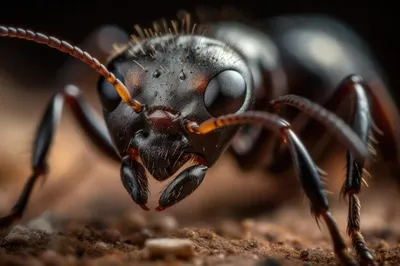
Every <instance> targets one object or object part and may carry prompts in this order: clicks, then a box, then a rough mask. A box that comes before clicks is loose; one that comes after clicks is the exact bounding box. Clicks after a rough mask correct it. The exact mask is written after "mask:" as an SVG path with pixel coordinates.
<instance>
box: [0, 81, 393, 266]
mask: <svg viewBox="0 0 400 266" xmlns="http://www.w3.org/2000/svg"><path fill="white" fill-rule="evenodd" d="M16 87H17V85H16V84H14V83H13V82H12V81H10V80H9V79H7V78H2V79H0V88H1V89H0V93H1V95H2V97H1V98H0V124H1V125H3V126H4V125H6V126H5V127H2V129H1V130H0V139H1V141H0V150H2V153H0V214H1V215H3V214H6V213H7V212H8V211H9V210H10V208H11V207H12V205H13V204H14V203H15V200H16V198H17V197H18V195H19V193H20V191H21V189H22V186H23V184H24V182H25V180H26V178H27V177H28V175H29V173H30V167H29V160H30V153H31V151H30V147H31V141H32V139H33V132H34V130H35V126H36V124H37V123H38V122H39V119H40V115H41V113H42V112H43V108H44V104H45V103H46V101H47V99H49V97H50V95H49V94H45V93H44V94H39V93H35V92H34V88H32V92H29V91H28V92H27V91H24V92H23V91H20V90H17V89H15V88H16ZM10 88H14V89H10ZM88 98H89V99H90V102H91V103H92V104H93V105H94V106H95V107H97V108H98V102H97V98H96V97H95V96H93V94H91V93H90V92H89V93H88ZM21 106H23V107H24V108H21ZM343 158H344V157H343V154H342V153H337V154H333V155H332V157H331V158H330V159H329V160H328V162H325V163H321V165H320V166H321V167H322V168H323V169H324V170H326V171H327V172H328V173H329V176H328V184H327V186H328V187H329V190H332V191H333V195H331V197H330V202H331V205H332V213H333V215H334V216H335V218H336V220H337V222H338V224H339V227H340V229H341V232H342V235H344V236H345V228H346V219H347V218H346V215H347V210H346V202H345V201H343V200H339V197H338V191H339V190H340V184H341V182H342V181H343V177H344V174H345V171H344V165H345V162H344V159H343ZM49 164H50V170H51V171H50V174H49V176H48V177H47V178H46V182H39V183H43V184H42V185H41V184H38V185H37V186H36V188H35V190H34V193H33V196H32V198H31V200H30V202H29V205H28V209H27V211H26V213H25V215H24V217H23V220H22V221H20V222H19V223H18V224H16V225H15V226H13V227H11V228H8V229H6V230H3V231H2V232H1V234H0V265H33V266H36V265H37V266H39V265H49V266H50V265H52V266H53V265H93V266H94V265H138V266H142V265H143V266H144V265H146V266H147V265H148V266H153V265H154V266H155V265H196V266H200V265H204V266H205V265H210V266H211V265H216V266H222V265H224V266H225V265H226V266H227V265H232V266H236V265H237V266H239V265H241V266H246V265H336V264H337V260H336V258H335V256H334V254H333V252H332V246H331V242H330V238H329V234H328V230H327V228H326V227H325V226H324V224H323V223H322V222H321V229H319V228H318V226H317V224H316V223H315V221H314V219H313V217H312V216H311V215H310V212H309V209H308V202H307V200H306V199H305V198H304V196H303V194H302V193H301V191H300V189H299V188H298V183H297V181H296V179H295V178H294V177H293V174H292V173H288V174H287V175H286V176H282V177H273V176H268V175H266V174H265V173H260V172H257V171H254V172H248V173H244V172H241V171H240V170H239V168H238V167H237V165H235V164H234V163H233V161H232V159H231V158H230V157H229V156H224V157H223V158H221V160H220V161H219V162H218V164H217V165H216V166H215V167H213V168H212V169H211V170H210V172H209V173H208V175H207V178H206V179H205V181H204V182H203V184H202V185H201V186H200V188H199V189H198V190H197V191H196V192H195V193H194V194H193V195H191V196H190V197H189V198H187V199H186V200H184V201H183V202H181V203H180V204H178V205H177V206H174V207H173V208H171V209H168V210H166V211H165V212H162V213H158V212H155V211H153V210H152V211H151V212H144V211H142V210H141V209H140V208H139V207H137V206H136V205H134V204H133V202H132V201H131V200H130V198H129V196H128V194H127V193H126V192H125V190H124V189H123V186H122V184H121V183H120V180H119V168H118V165H116V164H114V163H112V162H109V161H107V160H105V159H104V158H103V157H102V156H101V155H99V154H98V153H97V151H96V150H94V149H93V148H92V146H91V145H90V144H89V142H88V141H87V139H85V138H84V137H82V134H81V131H80V130H78V129H77V126H76V123H75V122H74V121H73V119H72V118H71V116H70V112H65V116H64V117H63V119H62V123H61V124H60V126H59V128H58V131H57V135H56V138H55V140H54V145H53V149H52V151H51V154H50V157H49ZM370 170H371V172H372V175H373V178H372V179H371V180H368V182H369V187H364V188H363V193H362V194H361V201H362V220H361V227H362V231H363V233H364V236H365V239H366V241H367V243H368V244H369V245H370V247H371V248H372V250H373V253H374V254H375V256H376V258H377V261H378V262H379V263H380V264H381V265H399V264H400V228H399V221H400V213H399V211H400V208H398V206H397V202H398V200H399V198H400V193H399V191H398V187H397V186H395V184H394V182H393V179H390V178H387V177H388V174H387V173H385V171H383V170H385V168H384V167H383V170H382V168H378V167H377V166H376V167H375V166H372V169H370ZM163 187H165V183H162V184H159V183H156V182H155V181H153V180H150V191H151V193H152V194H151V198H150V202H149V205H150V207H151V209H154V207H156V202H157V199H158V196H159V195H160V194H157V193H158V191H161V189H162V188H163ZM157 238H179V239H188V240H190V241H191V242H192V245H193V246H192V247H193V250H192V249H191V247H190V246H189V247H188V246H187V245H189V244H188V243H182V245H183V247H181V248H182V250H180V252H181V255H180V256H172V255H171V254H170V255H169V256H166V257H164V258H159V257H158V258H153V256H152V255H151V254H152V252H153V251H152V250H153V249H152V248H151V246H150V247H148V246H147V245H148V244H149V243H148V242H147V244H146V241H147V240H149V239H157ZM345 239H346V241H347V242H348V243H349V241H348V238H345ZM172 243H173V242H172ZM169 244H170V245H171V242H170V243H169ZM170 248H171V247H170ZM177 249H178V250H179V248H175V249H174V250H175V251H176V250H177ZM192 251H194V252H192ZM171 252H172V251H170V252H169V253H171ZM182 256H183V257H182Z"/></svg>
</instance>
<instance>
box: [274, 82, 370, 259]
mask: <svg viewBox="0 0 400 266" xmlns="http://www.w3.org/2000/svg"><path fill="white" fill-rule="evenodd" d="M367 89H368V88H367V87H366V84H365V83H364V82H363V80H362V79H361V78H360V77H359V76H356V75H350V76H348V77H346V78H345V79H344V80H343V81H342V82H341V84H340V85H339V86H338V88H337V90H336V93H335V94H334V95H333V98H332V99H331V100H329V102H328V103H327V104H326V107H327V109H331V110H332V109H335V108H337V107H338V106H339V104H340V102H341V101H342V100H343V98H344V97H346V96H348V95H349V94H351V93H354V96H355V97H354V98H353V106H354V108H353V110H352V117H351V128H352V129H353V131H354V132H355V133H356V134H357V135H358V136H359V138H360V139H361V140H362V141H363V142H364V143H365V144H366V145H367V144H369V140H370V134H371V127H372V125H371V115H370V106H369V100H368V97H367V94H366V90H367ZM282 99H283V100H282V101H281V100H278V101H277V102H276V103H278V104H282V103H286V104H290V105H292V103H290V96H288V97H287V98H286V100H284V99H285V96H284V97H283V98H282ZM276 103H275V104H276ZM299 104H300V105H301V106H300V105H297V103H295V104H294V105H296V107H298V108H299V109H301V110H304V111H305V112H308V111H311V112H312V110H306V109H307V107H306V106H307V104H302V103H299ZM364 164H365V161H364V160H357V161H356V160H355V159H354V156H353V154H351V153H350V152H349V151H348V152H347V172H346V180H345V182H344V184H343V187H342V191H341V193H342V195H343V196H344V197H346V196H347V197H348V199H349V210H348V222H347V234H348V235H349V236H350V238H351V240H352V245H353V247H354V249H355V250H356V252H357V254H358V256H359V257H360V259H361V261H362V262H365V263H373V261H374V257H373V255H372V253H371V251H370V250H369V248H368V247H367V244H366V242H365V240H364V237H363V236H362V234H361V230H360V208H361V204H360V200H359V198H358V196H357V194H359V193H360V190H361V184H362V182H363V177H362V176H363V173H364V171H365V170H364Z"/></svg>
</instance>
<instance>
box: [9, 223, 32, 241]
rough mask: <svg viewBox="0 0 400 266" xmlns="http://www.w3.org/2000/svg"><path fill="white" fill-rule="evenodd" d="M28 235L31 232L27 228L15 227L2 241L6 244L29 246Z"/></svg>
mask: <svg viewBox="0 0 400 266" xmlns="http://www.w3.org/2000/svg"><path fill="white" fill-rule="evenodd" d="M30 234H31V232H30V230H29V229H28V228H27V227H25V226H22V225H16V226H14V227H13V228H12V229H11V231H10V232H9V233H8V234H7V235H6V236H5V237H4V241H5V242H6V243H8V244H22V245H24V244H29V241H30Z"/></svg>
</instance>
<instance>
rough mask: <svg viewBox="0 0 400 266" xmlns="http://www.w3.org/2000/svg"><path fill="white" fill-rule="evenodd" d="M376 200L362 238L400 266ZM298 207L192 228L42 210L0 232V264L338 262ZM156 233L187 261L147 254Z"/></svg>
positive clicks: (395, 241)
mask: <svg viewBox="0 0 400 266" xmlns="http://www.w3.org/2000/svg"><path fill="white" fill-rule="evenodd" d="M378 205H379V204H377V203H375V204H372V203H371V204H370V205H368V206H369V207H370V208H371V209H368V210H366V214H365V215H364V221H365V222H364V223H363V224H364V225H365V226H364V227H365V228H366V230H364V232H365V237H366V240H367V241H368V243H370V245H371V247H372V249H373V251H374V253H375V255H376V257H377V259H378V261H379V262H380V264H381V265H399V263H400V244H399V243H400V234H399V231H398V228H396V223H391V222H389V223H386V222H388V221H389V219H392V218H390V217H389V216H388V215H383V214H384V213H385V212H382V211H379V209H377V210H378V212H377V214H374V211H373V208H375V207H379V206H378ZM302 209H303V208H302V207H301V206H300V207H299V208H293V207H289V206H288V207H285V208H282V209H281V210H279V211H277V212H274V214H272V215H270V216H267V217H260V218H257V219H245V220H232V219H221V220H219V221H218V222H214V223H212V222H209V223H204V224H198V225H196V224H195V223H194V224H192V225H181V224H180V223H179V221H178V220H176V219H175V218H174V217H172V216H169V215H164V214H152V215H144V214H143V213H141V212H136V211H135V212H128V213H126V214H125V215H123V216H121V217H119V218H108V219H106V218H105V217H102V218H97V219H90V220H80V219H72V220H71V219H66V220H65V219H60V218H57V217H54V216H53V215H51V214H49V213H44V214H42V215H41V216H39V217H37V218H35V219H33V220H31V221H30V222H28V223H27V224H26V227H25V226H22V225H16V226H14V227H13V228H11V231H9V230H7V231H4V232H3V235H2V236H1V237H0V247H1V248H0V261H1V262H2V263H1V265H38V266H39V265H149V266H152V265H234V266H235V265H238V266H239V265H243V266H245V265H280V264H281V265H328V264H329V265H335V264H337V261H336V259H335V257H334V254H333V253H332V249H331V246H330V242H329V237H328V235H327V232H326V229H325V227H324V226H322V227H321V228H322V232H320V231H319V230H318V229H317V227H316V226H315V223H314V221H312V219H311V218H310V217H309V216H308V213H307V212H306V211H304V210H302ZM339 214H340V212H339ZM337 217H338V218H339V220H342V218H343V217H341V216H340V215H337ZM159 237H163V238H164V237H171V238H182V239H189V240H191V241H192V242H193V248H194V251H195V253H194V254H193V255H190V254H188V255H187V256H188V257H189V258H186V257H185V258H180V257H178V258H174V257H171V256H169V257H168V256H167V257H160V258H152V257H150V254H149V253H148V252H149V251H148V250H147V248H146V247H145V241H146V240H147V239H152V238H159ZM268 258H269V259H268ZM266 259H268V262H266V261H265V260H266ZM262 262H263V263H264V264H261V263H262ZM278 263H280V264H278ZM305 263H308V264H305Z"/></svg>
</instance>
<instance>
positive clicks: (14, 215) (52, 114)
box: [0, 86, 120, 228]
mask: <svg viewBox="0 0 400 266" xmlns="http://www.w3.org/2000/svg"><path fill="white" fill-rule="evenodd" d="M64 102H66V103H67V104H68V105H69V106H70V107H71V109H72V111H73V114H74V116H75V118H76V119H77V120H78V122H79V124H80V125H81V127H82V128H83V129H84V132H85V133H86V134H87V136H88V137H89V139H90V140H91V141H92V142H93V143H94V144H95V145H96V146H97V147H98V148H99V149H100V151H102V152H103V153H104V154H105V155H107V156H108V157H109V158H111V159H113V160H114V161H120V157H119V155H118V153H117V152H116V151H115V149H114V146H113V143H112V142H111V139H110V137H109V135H108V131H107V128H106V127H105V125H103V124H102V123H101V121H100V119H99V117H97V116H96V114H95V112H94V110H93V109H92V108H91V107H90V106H89V105H88V104H87V103H86V101H85V100H84V99H83V98H82V96H81V95H80V90H79V89H78V88H77V87H75V86H66V87H65V89H64V90H63V91H61V92H59V93H57V94H56V95H55V96H54V97H53V98H52V99H51V101H50V102H49V104H48V105H47V109H46V111H45V113H44V115H43V118H42V121H41V122H40V125H39V127H38V130H37V132H36V137H35V141H34V146H33V153H32V162H31V165H32V174H31V176H30V177H29V179H28V181H27V182H26V184H25V186H24V188H23V190H22V192H21V194H20V196H19V198H18V200H17V202H16V203H15V205H14V207H13V208H12V209H11V212H10V213H9V214H8V215H6V216H4V217H1V218H0V228H2V227H8V226H10V225H11V224H12V223H13V222H15V221H16V220H17V219H19V218H21V217H22V215H23V213H24V210H25V208H26V206H27V204H28V201H29V198H30V195H31V193H32V190H33V187H34V185H35V184H36V181H37V180H38V178H39V177H41V176H43V175H45V174H46V173H47V171H48V168H47V155H48V152H49V149H50V146H51V144H52V141H53V139H54V135H55V130H56V128H57V125H58V123H59V121H60V118H61V113H62V110H63V105H64Z"/></svg>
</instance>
